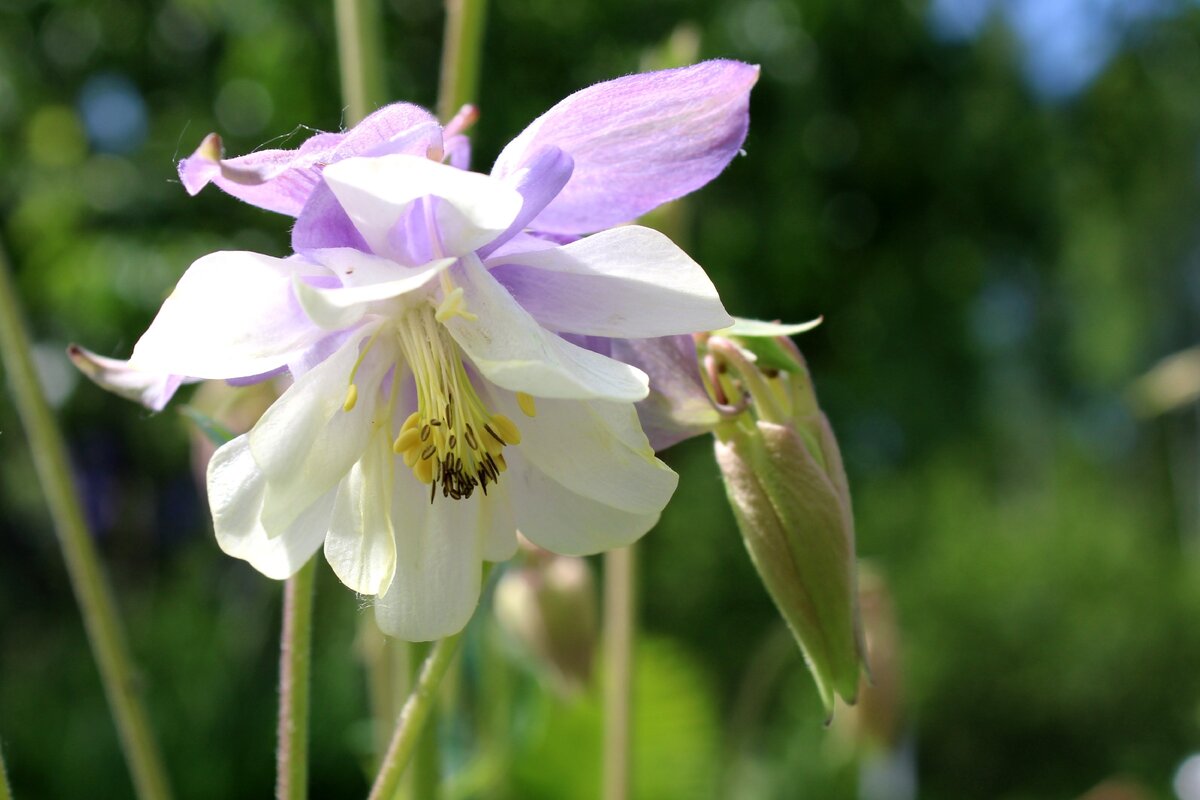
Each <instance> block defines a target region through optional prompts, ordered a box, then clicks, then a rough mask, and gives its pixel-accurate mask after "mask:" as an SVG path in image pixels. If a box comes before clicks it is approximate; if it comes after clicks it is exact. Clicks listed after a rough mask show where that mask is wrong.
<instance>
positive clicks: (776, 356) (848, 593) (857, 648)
mask: <svg viewBox="0 0 1200 800" xmlns="http://www.w3.org/2000/svg"><path fill="white" fill-rule="evenodd" d="M730 333H731V334H733V332H732V331H731V332H730ZM706 350H707V355H710V356H711V357H712V360H711V363H710V364H709V373H710V374H709V375H708V377H709V380H710V385H711V386H713V391H714V395H715V399H716V401H717V402H718V403H719V404H723V405H725V406H726V407H728V408H730V409H738V408H739V407H744V408H743V410H741V411H740V412H734V413H730V414H729V416H728V418H727V419H726V421H725V422H723V423H721V425H719V426H718V427H717V431H716V433H717V443H716V454H717V462H718V464H719V465H720V467H721V474H722V476H723V477H724V479H725V487H726V491H727V493H728V495H729V501H730V504H731V505H732V506H733V511H734V516H735V517H736V519H737V522H738V527H739V528H740V530H741V533H742V538H743V540H744V542H745V544H746V549H747V550H748V551H749V553H750V558H751V560H752V561H753V562H754V566H755V568H756V569H757V570H758V574H759V576H760V577H761V578H762V581H763V584H764V585H765V586H766V588H767V591H768V593H770V595H771V598H772V599H773V600H774V601H775V605H776V607H777V608H778V609H779V611H780V613H781V614H782V615H783V618H784V619H785V620H786V621H787V624H788V626H789V627H790V628H791V631H792V634H793V635H794V636H795V638H796V641H797V642H798V644H799V645H800V649H801V650H802V651H803V653H804V657H805V660H806V661H807V662H808V666H809V668H810V669H811V671H812V673H813V677H814V678H815V680H816V683H817V689H818V691H819V693H820V695H821V700H822V702H823V703H824V705H825V710H826V713H827V714H832V712H833V704H834V697H835V695H840V696H841V697H842V699H843V700H845V701H846V702H847V703H853V702H854V701H855V698H856V697H857V695H858V684H859V670H860V666H861V664H862V663H863V657H864V648H863V645H862V635H861V631H860V624H859V619H858V597H857V588H856V564H855V557H854V518H853V513H852V511H851V507H850V494H849V489H848V485H847V482H846V476H845V472H844V469H843V466H842V458H841V453H840V451H839V450H838V446H837V440H836V438H835V437H834V435H833V430H832V428H831V427H830V425H829V421H828V420H827V419H826V418H825V415H824V414H823V413H822V412H821V410H820V408H819V406H818V404H817V400H816V395H815V393H814V392H813V389H812V383H811V381H810V380H809V375H808V370H807V368H806V367H805V365H804V361H803V359H802V358H801V357H800V353H799V350H796V349H795V346H794V345H793V344H792V343H791V341H790V340H788V339H786V338H773V337H771V338H768V339H766V340H762V339H760V340H757V341H756V340H754V339H743V338H741V337H738V336H736V334H733V335H728V336H725V335H722V336H716V335H714V336H713V337H711V338H710V339H709V340H708V341H707V342H706Z"/></svg>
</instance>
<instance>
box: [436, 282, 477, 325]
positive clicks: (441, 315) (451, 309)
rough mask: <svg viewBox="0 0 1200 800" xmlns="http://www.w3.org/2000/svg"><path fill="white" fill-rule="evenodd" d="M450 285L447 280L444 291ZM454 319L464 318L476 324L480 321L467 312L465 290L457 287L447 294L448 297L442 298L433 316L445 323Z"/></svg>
mask: <svg viewBox="0 0 1200 800" xmlns="http://www.w3.org/2000/svg"><path fill="white" fill-rule="evenodd" d="M445 274H446V273H444V272H443V273H442V275H445ZM449 285H450V284H449V279H448V278H447V279H446V280H445V281H443V287H442V288H443V290H445V288H446V287H447V286H449ZM453 317H462V318H463V319H465V320H467V321H468V322H474V321H475V320H477V319H479V317H477V316H476V315H474V314H472V313H471V312H470V311H467V308H466V301H465V300H463V289H462V287H461V286H456V287H454V288H453V289H450V290H449V291H447V292H446V296H445V297H444V298H442V302H441V303H440V304H439V305H438V307H437V311H436V312H435V313H434V315H433V318H434V319H435V320H437V321H438V322H445V321H446V320H448V319H451V318H453Z"/></svg>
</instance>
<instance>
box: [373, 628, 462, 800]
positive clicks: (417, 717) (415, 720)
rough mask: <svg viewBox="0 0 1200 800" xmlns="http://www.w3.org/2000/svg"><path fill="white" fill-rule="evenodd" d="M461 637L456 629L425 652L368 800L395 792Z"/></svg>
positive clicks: (388, 797) (382, 798) (386, 798)
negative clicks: (414, 684)
mask: <svg viewBox="0 0 1200 800" xmlns="http://www.w3.org/2000/svg"><path fill="white" fill-rule="evenodd" d="M462 636H463V634H462V632H461V631H460V632H458V633H456V634H454V635H453V636H447V637H446V638H445V639H440V640H438V642H437V643H436V644H434V645H433V649H432V650H430V651H429V656H428V657H426V659H425V663H424V664H422V665H421V674H420V675H419V676H418V677H417V683H416V686H414V687H413V691H412V694H410V695H409V696H408V699H407V700H406V701H405V702H404V707H403V708H402V709H400V716H399V717H398V718H397V720H396V732H395V733H394V734H393V735H392V742H391V744H390V745H388V751H387V755H385V756H384V757H383V764H382V765H381V766H380V768H379V775H378V776H377V777H376V778H375V785H374V786H372V787H371V794H370V795H369V797H368V800H391V798H392V797H393V796H394V795H395V794H396V788H397V787H398V786H399V785H400V777H401V776H402V775H403V774H404V768H405V767H406V766H408V762H409V761H410V760H411V759H412V756H413V751H414V750H415V749H416V746H417V740H418V739H420V737H421V731H422V730H423V729H424V727H425V721H426V720H427V719H429V715H430V712H431V711H432V710H433V705H434V703H435V701H436V700H437V690H438V686H440V685H441V682H442V678H443V677H444V676H445V674H446V671H447V670H448V669H449V668H450V663H451V662H452V661H453V660H454V654H455V652H457V650H458V643H459V641H460V640H461V639H462Z"/></svg>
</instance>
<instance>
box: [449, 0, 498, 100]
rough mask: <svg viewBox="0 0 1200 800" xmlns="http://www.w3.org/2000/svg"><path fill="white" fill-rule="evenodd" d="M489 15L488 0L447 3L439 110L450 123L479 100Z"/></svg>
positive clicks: (451, 0)
mask: <svg viewBox="0 0 1200 800" xmlns="http://www.w3.org/2000/svg"><path fill="white" fill-rule="evenodd" d="M486 12H487V0H446V32H445V41H444V42H443V46H442V76H441V84H440V85H439V86H438V107H437V111H438V116H439V117H441V119H442V121H443V122H447V121H449V120H450V119H451V118H452V117H453V116H454V115H455V114H456V113H457V112H458V109H459V108H461V107H462V106H463V105H465V104H466V103H471V102H474V101H475V100H476V99H477V98H476V95H477V93H478V91H479V65H480V62H481V61H482V57H481V56H482V53H483V25H484V20H485V18H486V17H487V13H486Z"/></svg>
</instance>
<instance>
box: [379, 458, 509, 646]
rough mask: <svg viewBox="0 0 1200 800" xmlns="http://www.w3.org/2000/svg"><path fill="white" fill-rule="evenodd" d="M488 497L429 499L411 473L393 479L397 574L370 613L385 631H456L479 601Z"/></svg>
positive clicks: (405, 634) (418, 637) (411, 635)
mask: <svg viewBox="0 0 1200 800" xmlns="http://www.w3.org/2000/svg"><path fill="white" fill-rule="evenodd" d="M486 500H487V498H484V497H482V496H481V495H478V494H477V495H476V496H474V497H471V498H470V499H468V500H458V501H452V502H434V503H433V504H432V505H430V503H429V497H428V492H427V491H426V489H425V486H424V485H423V484H421V483H420V482H419V481H417V480H416V479H415V478H413V477H412V476H411V475H400V476H399V477H398V478H397V480H396V481H395V496H394V499H393V506H392V509H393V514H394V519H395V522H394V524H395V530H396V574H395V577H394V578H393V579H392V583H391V586H389V587H388V590H387V592H386V593H385V594H384V595H383V596H382V597H380V598H379V599H377V600H376V601H375V619H376V621H377V622H378V623H379V627H380V629H381V630H382V631H383V632H384V633H386V634H388V635H389V636H395V637H397V638H399V639H405V640H407V641H413V642H426V641H432V640H434V639H440V638H442V637H445V636H449V635H451V634H453V633H457V632H458V631H460V630H462V629H463V628H464V627H466V624H467V622H468V621H469V620H470V619H471V615H472V614H473V613H474V611H475V606H476V605H477V604H478V602H479V589H480V577H481V572H482V567H483V541H484V537H485V533H486V529H485V525H484V521H483V520H484V517H483V515H482V514H481V513H480V512H481V508H482V505H481V503H482V502H483V501H486Z"/></svg>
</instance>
